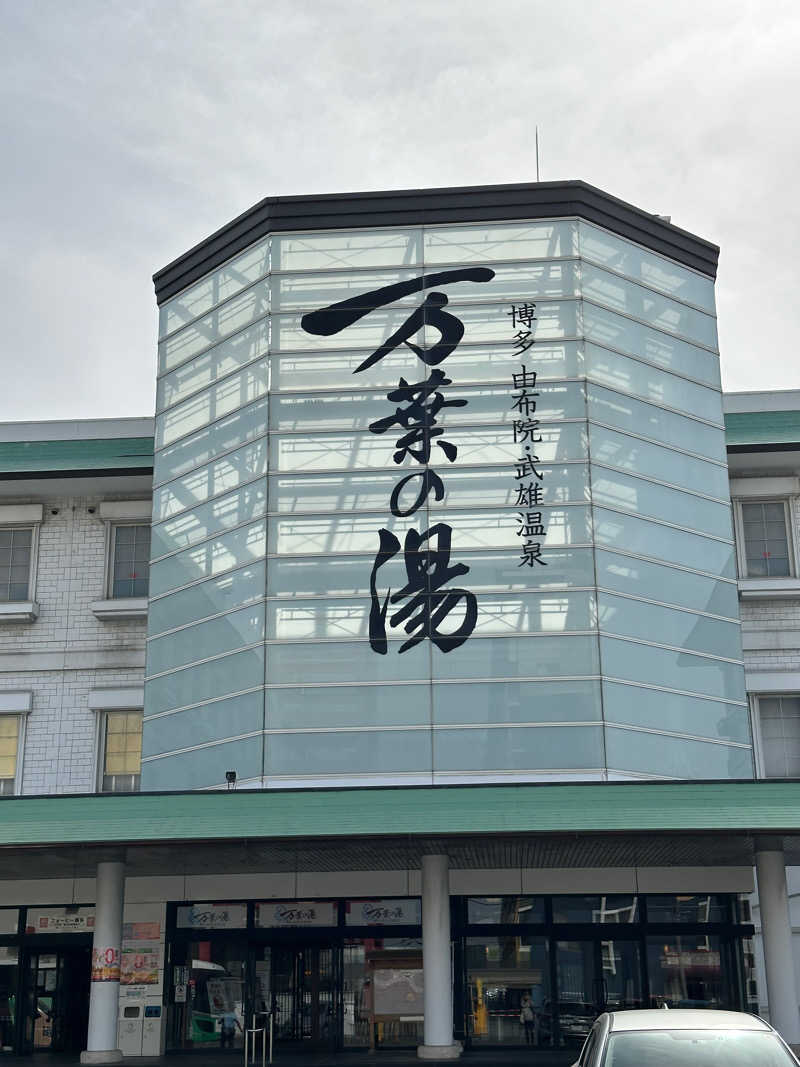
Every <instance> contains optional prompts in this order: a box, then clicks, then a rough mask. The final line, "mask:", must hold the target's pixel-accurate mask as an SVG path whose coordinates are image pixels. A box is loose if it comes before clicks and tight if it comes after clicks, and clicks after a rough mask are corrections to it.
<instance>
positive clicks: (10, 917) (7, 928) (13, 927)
mask: <svg viewBox="0 0 800 1067" xmlns="http://www.w3.org/2000/svg"><path fill="white" fill-rule="evenodd" d="M18 927H19V908H0V934H16V932H17V929H18ZM5 962H6V960H5V959H4V958H0V966H2V965H3V964H4V963H5ZM2 974H3V972H2V971H0V975H2ZM1 1015H2V1013H1V1012H0V1016H1Z"/></svg>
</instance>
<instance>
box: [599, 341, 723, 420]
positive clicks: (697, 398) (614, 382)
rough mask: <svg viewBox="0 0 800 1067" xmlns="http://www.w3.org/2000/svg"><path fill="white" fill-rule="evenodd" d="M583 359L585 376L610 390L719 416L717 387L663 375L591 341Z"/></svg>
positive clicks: (713, 417) (692, 412)
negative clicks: (585, 367)
mask: <svg viewBox="0 0 800 1067" xmlns="http://www.w3.org/2000/svg"><path fill="white" fill-rule="evenodd" d="M586 361H587V373H588V376H589V377H590V378H591V379H592V380H593V381H595V382H599V383H600V384H601V385H607V386H608V387H609V388H610V389H616V390H617V391H618V392H620V393H631V394H633V395H634V396H639V397H641V398H642V399H643V400H648V401H649V402H650V403H651V404H663V405H664V406H666V407H672V408H677V409H678V410H679V411H685V412H686V413H687V414H689V415H697V416H699V417H700V418H701V419H709V420H710V421H711V422H719V421H720V418H721V417H722V397H721V395H720V393H719V390H717V389H711V388H706V387H705V386H702V385H696V384H695V383H694V382H688V381H686V379H685V378H677V377H675V376H674V375H672V374H666V373H665V372H664V371H663V370H657V369H656V368H654V367H651V366H649V365H648V364H646V363H639V362H638V361H637V360H635V359H629V358H628V357H627V356H621V355H619V354H618V353H616V352H611V351H610V350H609V349H607V348H600V347H599V346H598V345H594V344H592V343H591V342H587V344H586Z"/></svg>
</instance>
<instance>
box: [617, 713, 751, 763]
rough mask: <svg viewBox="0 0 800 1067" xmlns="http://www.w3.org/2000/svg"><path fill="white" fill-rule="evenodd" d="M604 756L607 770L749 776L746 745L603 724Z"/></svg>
mask: <svg viewBox="0 0 800 1067" xmlns="http://www.w3.org/2000/svg"><path fill="white" fill-rule="evenodd" d="M647 697H649V693H648V694H647ZM606 758H607V761H608V767H609V769H610V770H617V771H632V772H634V773H636V774H651V775H656V776H658V777H668V778H685V779H690V778H695V779H709V778H752V777H753V754H752V750H751V749H749V748H734V747H733V746H731V745H720V744H714V743H712V742H710V741H692V740H689V739H688V738H685V737H670V736H668V735H666V734H663V733H652V734H649V733H640V732H638V731H637V732H634V731H632V730H623V729H618V728H616V727H613V726H610V725H609V726H607V727H606Z"/></svg>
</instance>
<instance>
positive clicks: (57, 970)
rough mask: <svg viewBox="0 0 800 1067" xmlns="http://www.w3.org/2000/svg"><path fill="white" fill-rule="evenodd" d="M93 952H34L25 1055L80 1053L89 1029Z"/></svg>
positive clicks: (30, 960) (29, 965)
mask: <svg viewBox="0 0 800 1067" xmlns="http://www.w3.org/2000/svg"><path fill="white" fill-rule="evenodd" d="M90 958H91V952H90V950H89V949H86V948H76V949H57V950H56V951H54V952H42V951H32V952H30V953H29V955H28V960H27V966H26V971H25V998H24V1003H25V1018H24V1024H23V1045H24V1051H25V1052H37V1051H49V1052H71V1053H78V1052H81V1051H83V1049H85V1048H86V1037H87V1033H88V1029H89V979H90Z"/></svg>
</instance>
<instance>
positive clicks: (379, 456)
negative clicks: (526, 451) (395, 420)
mask: <svg viewBox="0 0 800 1067" xmlns="http://www.w3.org/2000/svg"><path fill="white" fill-rule="evenodd" d="M541 436H542V442H541V443H540V444H539V443H537V446H536V455H538V457H539V460H540V461H541V462H542V463H543V464H550V463H558V462H561V461H566V460H583V459H585V458H586V431H585V427H584V424H583V423H579V422H574V423H561V424H560V425H555V426H542V427H541ZM447 440H448V441H449V442H450V443H452V444H453V445H455V447H456V448H457V449H458V457H457V459H456V461H455V464H454V466H459V467H473V466H476V465H483V464H487V463H503V464H508V465H509V466H510V467H511V472H510V473H511V474H513V464H514V463H515V462H516V460H517V459H518V458H519V455H520V451H519V445H518V444H514V441H513V439H512V435H511V433H510V432H509V430H508V428H503V427H498V428H497V429H493V428H491V427H487V428H485V429H483V428H481V429H470V430H466V429H458V430H456V429H453V430H450V432H449V433H448V435H447ZM270 448H271V450H272V454H271V459H270V465H271V467H272V469H277V470H280V471H314V470H318V471H325V470H331V471H332V470H354V469H357V468H376V467H378V468H380V467H384V468H389V469H397V468H396V467H395V465H394V461H393V455H394V452H395V445H394V441H393V440H392V439H391V438H390V439H388V440H384V439H383V438H380V437H377V436H376V435H375V434H371V433H368V432H367V433H365V432H358V433H352V434H339V433H330V434H319V435H317V436H313V437H312V436H308V437H303V436H300V435H294V434H292V435H289V434H287V435H282V434H275V435H273V436H272V438H271V439H270Z"/></svg>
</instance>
